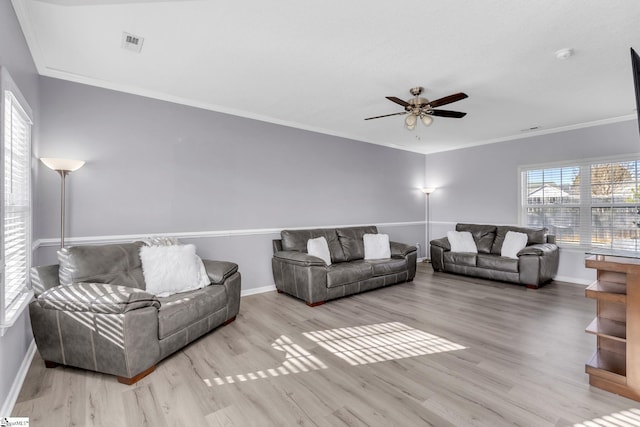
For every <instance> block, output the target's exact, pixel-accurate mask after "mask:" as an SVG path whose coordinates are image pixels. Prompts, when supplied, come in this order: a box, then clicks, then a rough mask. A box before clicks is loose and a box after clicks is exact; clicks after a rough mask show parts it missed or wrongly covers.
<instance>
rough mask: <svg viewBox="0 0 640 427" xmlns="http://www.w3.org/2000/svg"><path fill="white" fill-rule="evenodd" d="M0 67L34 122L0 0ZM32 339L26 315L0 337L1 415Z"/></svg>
mask: <svg viewBox="0 0 640 427" xmlns="http://www.w3.org/2000/svg"><path fill="white" fill-rule="evenodd" d="M0 66H3V67H6V68H7V70H8V71H9V73H10V74H11V77H12V79H13V80H14V82H15V83H16V84H17V85H18V86H19V88H20V91H21V92H22V95H23V96H24V97H25V98H26V99H27V102H28V103H29V105H30V106H31V108H32V110H33V113H34V117H35V121H36V123H37V121H38V118H39V114H38V113H39V111H38V75H37V73H36V69H35V66H34V64H33V60H32V59H31V54H30V53H29V50H28V48H27V44H26V41H25V39H24V36H23V35H22V31H21V30H20V26H19V25H18V20H17V18H16V16H15V13H14V11H13V7H12V6H11V2H9V1H0ZM33 137H34V141H37V140H38V128H37V125H36V126H35V127H34V129H33ZM32 340H33V337H32V334H31V327H30V323H29V319H28V315H27V314H26V312H25V313H23V314H22V315H21V316H20V318H18V320H17V321H16V323H15V325H14V326H13V327H12V328H11V329H9V330H8V331H6V334H5V335H4V336H3V337H0V416H8V415H9V414H7V413H2V411H4V410H6V406H7V403H8V399H9V398H10V396H9V395H10V393H11V391H12V390H11V387H12V385H13V384H14V382H15V381H16V378H17V376H18V371H19V369H20V367H21V365H22V363H23V361H24V360H25V357H26V355H27V351H28V349H29V345H30V344H31V342H32ZM14 398H15V396H14Z"/></svg>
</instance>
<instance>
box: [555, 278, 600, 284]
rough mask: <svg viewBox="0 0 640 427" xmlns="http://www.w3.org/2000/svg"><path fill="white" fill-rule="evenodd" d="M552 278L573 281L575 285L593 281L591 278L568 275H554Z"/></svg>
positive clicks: (560, 280)
mask: <svg viewBox="0 0 640 427" xmlns="http://www.w3.org/2000/svg"><path fill="white" fill-rule="evenodd" d="M553 280H557V281H559V282H569V283H575V284H576V285H585V286H589V285H590V284H591V283H593V280H589V279H579V278H577V277H569V276H556V277H554V278H553Z"/></svg>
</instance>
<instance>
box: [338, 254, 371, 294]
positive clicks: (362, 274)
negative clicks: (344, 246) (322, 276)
mask: <svg viewBox="0 0 640 427" xmlns="http://www.w3.org/2000/svg"><path fill="white" fill-rule="evenodd" d="M371 277H373V268H372V266H371V261H362V260H360V261H352V262H343V263H340V264H332V265H331V266H330V267H327V288H334V287H336V286H343V285H348V284H349V283H355V282H360V281H362V280H367V279H370V278H371Z"/></svg>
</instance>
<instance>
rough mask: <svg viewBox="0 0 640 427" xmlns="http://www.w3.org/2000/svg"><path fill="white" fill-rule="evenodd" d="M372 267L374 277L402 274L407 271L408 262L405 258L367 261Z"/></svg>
mask: <svg viewBox="0 0 640 427" xmlns="http://www.w3.org/2000/svg"><path fill="white" fill-rule="evenodd" d="M366 262H367V263H368V264H370V265H371V269H372V271H373V275H374V276H376V277H377V276H386V275H387V274H394V273H402V272H403V271H406V270H407V260H406V259H404V258H391V259H376V260H368V261H366Z"/></svg>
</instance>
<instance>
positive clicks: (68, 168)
mask: <svg viewBox="0 0 640 427" xmlns="http://www.w3.org/2000/svg"><path fill="white" fill-rule="evenodd" d="M40 160H41V161H42V163H44V164H45V165H46V166H47V167H48V168H49V169H53V170H54V171H56V172H58V174H59V175H60V181H61V186H60V248H64V205H65V199H64V182H65V178H66V177H67V175H69V173H71V172H73V171H77V170H78V169H80V168H81V167H82V166H83V165H84V161H83V160H71V159H56V158H51V157H43V158H41V159H40Z"/></svg>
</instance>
